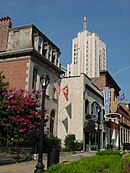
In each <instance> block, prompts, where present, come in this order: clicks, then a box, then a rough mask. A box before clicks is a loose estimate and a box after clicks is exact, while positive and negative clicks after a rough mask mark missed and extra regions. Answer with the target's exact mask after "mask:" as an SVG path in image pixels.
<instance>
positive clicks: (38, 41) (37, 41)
mask: <svg viewBox="0 0 130 173" xmlns="http://www.w3.org/2000/svg"><path fill="white" fill-rule="evenodd" d="M34 48H35V49H36V50H37V51H38V52H39V53H40V54H42V51H43V39H42V38H41V37H39V36H35V37H34Z"/></svg>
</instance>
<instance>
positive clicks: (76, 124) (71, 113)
mask: <svg viewBox="0 0 130 173" xmlns="http://www.w3.org/2000/svg"><path fill="white" fill-rule="evenodd" d="M65 86H68V100H66V99H65V97H64V95H63V93H62V92H61V94H60V97H59V109H58V115H59V116H58V128H57V129H58V133H57V134H58V137H59V138H61V139H62V144H63V145H64V139H65V136H66V135H67V134H75V136H76V140H78V141H80V142H82V143H83V149H84V150H88V148H89V149H97V147H98V130H97V129H96V128H95V127H94V121H93V122H91V123H92V124H91V125H92V126H91V125H90V126H91V128H90V129H88V127H87V123H88V121H89V120H90V119H91V118H92V116H93V115H97V116H98V113H97V107H98V106H99V107H100V122H99V124H100V125H102V119H103V110H102V107H103V96H102V92H101V91H100V90H99V89H98V88H97V87H96V86H95V85H94V84H93V83H92V82H91V79H90V78H88V76H87V75H85V74H83V73H82V74H80V75H79V76H73V77H65V78H63V79H62V81H61V90H62V88H64V87H65ZM88 116H90V119H88ZM99 133H100V148H105V143H106V142H105V141H106V136H105V131H104V127H103V125H102V128H101V129H100V130H99Z"/></svg>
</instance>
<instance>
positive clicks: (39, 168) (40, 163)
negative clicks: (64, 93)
mask: <svg viewBox="0 0 130 173" xmlns="http://www.w3.org/2000/svg"><path fill="white" fill-rule="evenodd" d="M49 82H50V78H49V77H48V76H47V74H46V73H44V74H43V76H42V77H41V78H40V83H41V86H42V106H41V125H40V140H39V152H38V163H37V165H36V169H35V171H34V173H43V172H44V165H43V139H44V120H45V118H44V113H45V111H44V110H45V94H46V88H47V86H48V84H49Z"/></svg>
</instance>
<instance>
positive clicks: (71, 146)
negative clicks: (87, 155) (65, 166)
mask: <svg viewBox="0 0 130 173" xmlns="http://www.w3.org/2000/svg"><path fill="white" fill-rule="evenodd" d="M75 140H76V138H75V135H74V134H68V135H67V136H66V137H65V140H64V143H65V148H66V151H74V150H75Z"/></svg>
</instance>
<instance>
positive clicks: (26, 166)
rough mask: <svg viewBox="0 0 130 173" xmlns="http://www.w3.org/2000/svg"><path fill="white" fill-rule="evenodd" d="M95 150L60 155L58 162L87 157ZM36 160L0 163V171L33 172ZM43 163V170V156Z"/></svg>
mask: <svg viewBox="0 0 130 173" xmlns="http://www.w3.org/2000/svg"><path fill="white" fill-rule="evenodd" d="M95 154H96V152H94V151H91V152H82V153H77V154H66V155H61V156H60V163H68V162H72V161H76V160H79V159H80V158H81V157H89V156H93V155H95ZM36 164H37V161H34V160H32V161H27V162H21V163H15V164H8V165H1V166H0V173H34V170H35V166H36ZM43 164H44V165H45V170H46V169H47V168H46V167H47V159H46V158H45V157H44V159H43Z"/></svg>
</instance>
